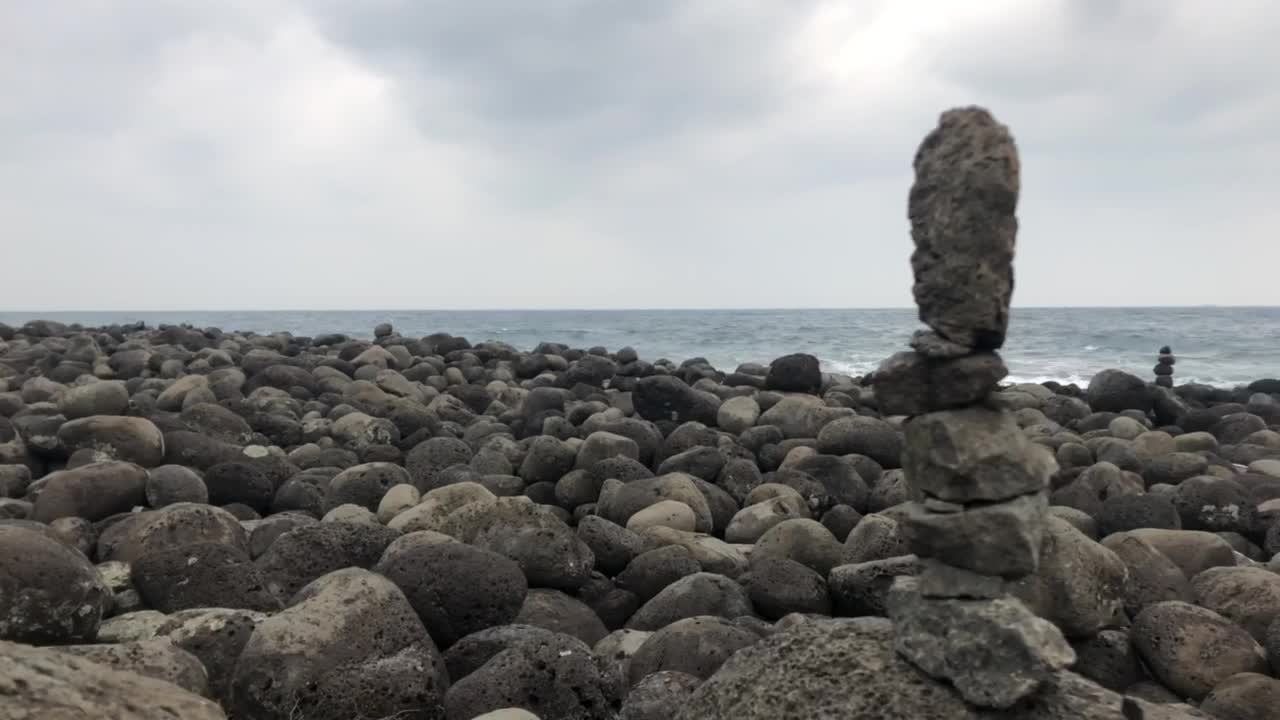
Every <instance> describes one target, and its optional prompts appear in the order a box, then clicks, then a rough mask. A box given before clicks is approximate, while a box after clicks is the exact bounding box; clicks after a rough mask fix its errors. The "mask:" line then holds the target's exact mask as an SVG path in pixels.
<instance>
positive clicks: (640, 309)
mask: <svg viewBox="0 0 1280 720" xmlns="http://www.w3.org/2000/svg"><path fill="white" fill-rule="evenodd" d="M1211 308H1226V309H1264V310H1266V309H1274V308H1280V305H1255V304H1239V305H1237V304H1221V303H1202V304H1197V305H1014V306H1012V307H1011V308H1010V309H1011V310H1012V311H1016V310H1201V309H1211ZM914 309H916V306H914V305H881V306H860V307H835V306H828V307H820V306H792V307H595V308H593V307H537V308H516V307H504V308H263V309H248V308H240V309H235V308H230V309H229V308H212V309H196V308H183V309H178V310H167V309H164V310H161V309H157V310H141V309H137V308H133V309H118V310H117V309H111V310H100V309H95V310H88V309H79V308H77V309H69V310H68V309H63V310H47V309H46V310H21V309H20V310H2V311H0V316H12V315H37V316H38V315H39V314H40V313H51V314H60V315H66V314H73V313H82V314H87V315H125V314H131V313H139V314H150V313H167V314H179V313H308V312H310V313H418V312H428V313H430V312H440V313H484V312H527V313H552V312H772V311H802V310H914ZM35 319H41V318H39V317H36V318H35Z"/></svg>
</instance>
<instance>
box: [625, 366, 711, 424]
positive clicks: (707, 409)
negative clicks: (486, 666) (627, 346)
mask: <svg viewBox="0 0 1280 720" xmlns="http://www.w3.org/2000/svg"><path fill="white" fill-rule="evenodd" d="M631 401H632V403H633V404H634V405H635V410H636V414H637V415H639V416H640V417H642V418H644V419H645V420H652V421H657V420H670V421H673V422H677V423H682V422H688V421H690V420H692V421H694V422H700V423H704V424H706V425H715V423H716V416H717V413H718V412H719V410H720V400H719V398H717V397H716V396H715V395H712V394H711V393H707V392H702V391H701V390H695V389H693V388H691V387H689V386H688V385H687V384H686V383H685V382H684V381H683V380H681V379H680V378H677V377H673V376H671V375H652V376H649V377H644V378H640V380H639V381H638V382H636V386H635V389H634V390H633V391H632V393H631Z"/></svg>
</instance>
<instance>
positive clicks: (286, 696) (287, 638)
mask: <svg viewBox="0 0 1280 720" xmlns="http://www.w3.org/2000/svg"><path fill="white" fill-rule="evenodd" d="M448 687H449V678H448V675H447V674H446V673H445V668H444V662H443V659H442V658H441V656H440V653H439V652H438V651H437V650H436V647H435V645H434V644H433V643H432V642H431V636H430V635H428V634H427V630H426V628H425V627H423V625H422V621H421V620H419V619H418V616H417V615H416V614H415V613H414V611H413V608H412V607H411V606H410V605H409V602H408V601H407V600H406V599H405V597H404V594H403V593H401V592H400V590H399V589H398V588H397V587H396V586H395V585H394V584H393V583H392V582H391V581H390V580H388V579H386V578H384V577H382V576H381V575H376V574H374V573H371V572H369V571H367V570H361V569H358V568H349V569H345V570H339V571H337V572H333V573H330V574H328V575H325V576H324V577H322V578H320V579H318V580H316V581H315V582H313V583H311V584H310V585H308V586H307V587H306V588H305V589H303V590H302V591H301V592H299V593H298V594H297V596H296V597H294V598H293V600H292V601H291V603H290V605H289V607H288V609H286V610H285V611H283V612H281V613H279V614H277V615H274V616H272V617H270V618H267V619H266V620H263V621H262V622H261V623H260V624H259V625H258V627H257V628H256V629H255V630H254V631H253V635H252V636H251V637H250V638H249V642H248V643H247V644H246V645H245V648H244V651H243V653H242V654H241V655H240V659H239V660H238V661H237V662H236V668H235V673H234V676H233V679H232V684H231V708H230V710H231V711H232V712H233V713H237V714H238V715H239V716H241V717H252V718H272V719H276V718H278V719H279V720H288V719H289V718H293V717H305V718H308V720H349V719H350V718H353V717H359V716H361V715H363V716H365V717H394V716H396V715H397V714H400V713H403V712H410V713H415V714H416V715H417V716H418V717H423V718H441V717H442V716H443V713H442V711H441V710H442V702H443V699H444V693H445V691H446V689H447V688H448Z"/></svg>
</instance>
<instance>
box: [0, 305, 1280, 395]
mask: <svg viewBox="0 0 1280 720" xmlns="http://www.w3.org/2000/svg"><path fill="white" fill-rule="evenodd" d="M37 317H40V318H45V319H49V320H58V321H61V322H67V323H71V322H79V323H82V324H84V325H103V324H110V323H123V322H136V321H142V322H145V323H147V324H148V325H149V326H154V325H158V324H162V323H190V324H192V325H195V326H196V327H209V326H214V327H219V328H222V329H223V330H227V331H231V330H237V331H254V332H259V333H271V332H278V331H288V332H291V333H293V334H295V335H317V334H320V333H327V332H339V333H346V334H349V335H351V336H353V337H359V338H369V337H371V336H372V331H373V327H374V326H375V325H377V324H378V323H381V322H390V323H392V324H393V325H394V326H395V328H396V330H397V331H398V332H399V333H400V334H402V335H406V336H413V337H420V336H422V335H427V334H430V333H434V332H447V333H451V334H453V335H461V336H463V337H466V338H467V339H468V340H470V341H471V342H473V343H476V342H481V341H484V340H500V341H503V342H506V343H509V344H511V345H513V346H515V347H517V348H519V349H522V350H530V349H532V348H533V347H534V346H536V345H537V344H538V343H539V342H543V341H549V342H560V343H565V344H567V345H569V346H571V347H580V348H589V347H593V346H604V347H606V348H608V349H610V350H617V349H619V348H622V347H624V346H628V345H629V346H631V347H633V348H635V349H636V350H637V351H638V352H639V353H640V357H642V358H644V359H646V360H656V359H658V358H667V359H670V360H674V361H676V362H679V361H681V360H685V359H688V358H692V357H703V358H706V359H707V360H708V361H710V362H711V363H712V364H713V365H715V366H716V367H717V368H720V369H723V370H732V369H733V368H734V367H736V366H737V365H738V364H740V363H744V362H756V363H767V362H768V361H769V360H771V359H773V358H775V357H778V356H780V355H785V354H788V353H794V352H805V353H810V354H813V355H815V356H817V357H818V358H819V359H820V360H821V361H822V366H823V368H824V369H825V370H828V371H831V372H840V373H847V374H851V375H859V374H863V373H866V372H868V371H870V370H873V369H875V367H876V365H878V364H879V362H880V361H881V360H883V359H884V358H885V357H887V356H889V355H890V354H892V353H894V352H897V351H899V350H903V349H906V342H907V340H908V338H909V337H910V335H911V333H912V331H914V330H916V329H917V328H919V327H921V325H920V323H919V321H918V319H917V317H916V312H915V310H914V309H907V308H901V309H861V310H855V309H845V310H840V309H823V310H818V309H814V310H467V311H457V310H447V311H446V310H386V311H366V310H359V311H333V310H315V311H293V310H290V311H254V312H244V311H222V312H214V311H210V312H188V311H183V312H56V313H5V312H0V322H6V323H8V324H10V325H14V326H17V325H20V324H22V323H23V322H26V321H27V320H30V319H33V318H37ZM1163 345H1169V346H1171V347H1172V349H1173V351H1174V354H1175V355H1176V356H1177V358H1178V364H1177V366H1176V371H1177V374H1176V375H1175V379H1176V381H1177V382H1179V383H1183V382H1202V383H1207V384H1211V385H1218V386H1226V387H1230V386H1234V385H1237V384H1243V383H1248V382H1251V381H1253V380H1256V379H1258V378H1263V377H1280V307H1254V308H1249V307H1196V308H1014V309H1013V311H1012V313H1011V319H1010V327H1009V335H1008V340H1007V341H1006V343H1005V347H1004V349H1003V350H1002V353H1001V354H1002V355H1003V356H1004V358H1005V362H1006V363H1007V364H1008V366H1009V371H1010V377H1009V379H1010V380H1011V381H1017V382H1021V381H1031V382H1041V381H1044V380H1057V381H1059V382H1064V383H1066V382H1074V383H1078V384H1081V385H1084V384H1086V383H1087V382H1088V380H1089V378H1090V377H1091V376H1092V375H1093V373H1095V372H1097V371H1098V370H1101V369H1103V368H1121V369H1124V370H1128V371H1130V372H1133V373H1135V374H1137V375H1139V376H1140V377H1144V378H1145V377H1150V376H1151V375H1152V372H1151V370H1152V367H1153V366H1154V365H1155V358H1156V351H1157V350H1159V348H1160V347H1161V346H1163Z"/></svg>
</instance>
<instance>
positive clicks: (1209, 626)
mask: <svg viewBox="0 0 1280 720" xmlns="http://www.w3.org/2000/svg"><path fill="white" fill-rule="evenodd" d="M1131 637H1132V639H1133V645H1134V647H1135V648H1136V649H1137V651H1138V655H1139V656H1141V658H1142V661H1143V663H1145V664H1146V666H1147V668H1148V669H1150V671H1151V674H1152V675H1154V676H1155V678H1156V679H1158V680H1159V681H1160V682H1161V683H1163V684H1164V685H1165V686H1166V687H1168V688H1169V689H1170V690H1173V691H1174V692H1176V693H1178V694H1179V695H1180V696H1182V697H1186V698H1191V699H1192V700H1201V699H1203V698H1204V696H1206V695H1208V694H1209V692H1210V691H1211V690H1213V688H1214V687H1216V686H1217V685H1218V684H1219V683H1220V682H1222V681H1223V680H1226V679H1227V678H1229V677H1231V676H1232V675H1235V674H1236V673H1242V672H1257V673H1265V672H1266V669H1267V660H1266V656H1265V654H1264V653H1263V650H1262V647H1261V646H1260V645H1258V643H1257V642H1255V641H1254V639H1253V638H1252V637H1250V636H1249V633H1248V632H1246V631H1245V630H1244V629H1243V628H1241V627H1240V626H1238V625H1236V624H1235V623H1233V622H1231V621H1230V620H1228V619H1226V618H1224V617H1222V616H1221V615H1219V614H1218V613H1215V612H1213V611H1212V610H1208V609H1205V608H1202V607H1197V606H1195V605H1190V604H1188V603H1184V602H1177V601H1169V602H1160V603H1155V604H1154V605H1149V606H1147V607H1146V608H1145V609H1144V610H1143V611H1142V612H1140V613H1138V616H1137V617H1135V618H1134V620H1133V629H1132V631H1131ZM1206 658H1212V659H1213V660H1212V662H1206V661H1205V659H1206Z"/></svg>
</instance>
